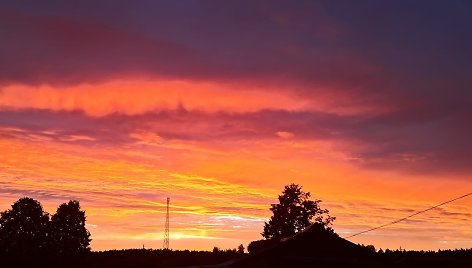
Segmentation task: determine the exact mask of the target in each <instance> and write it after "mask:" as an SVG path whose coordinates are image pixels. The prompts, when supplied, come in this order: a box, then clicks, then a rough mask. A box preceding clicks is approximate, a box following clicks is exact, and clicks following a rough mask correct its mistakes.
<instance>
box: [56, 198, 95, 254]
mask: <svg viewBox="0 0 472 268" xmlns="http://www.w3.org/2000/svg"><path fill="white" fill-rule="evenodd" d="M85 218H86V217H85V211H83V210H80V204H79V201H75V200H71V201H69V203H64V204H61V205H60V206H59V207H58V208H57V212H56V214H54V215H53V216H52V217H51V238H52V244H53V248H54V249H55V251H58V252H60V253H68V254H70V253H77V252H85V251H88V250H90V248H89V244H90V241H91V239H90V233H89V231H88V230H87V229H86V228H85Z"/></svg>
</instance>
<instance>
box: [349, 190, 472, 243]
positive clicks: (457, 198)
mask: <svg viewBox="0 0 472 268" xmlns="http://www.w3.org/2000/svg"><path fill="white" fill-rule="evenodd" d="M469 195H472V193H468V194H465V195H461V196H459V197H456V198H454V199H451V200H448V201H445V202H442V203H440V204H437V205H435V206H432V207H430V208H427V209H425V210H421V211H418V212H415V213H413V214H411V215H409V216H406V217H404V218H401V219H398V220H394V221H392V222H389V223H386V224H383V225H380V226H377V227H374V228H371V229H368V230H365V231H362V232H359V233H355V234H353V235H350V236H347V237H345V238H351V237H354V236H358V235H361V234H365V233H368V232H371V231H375V230H378V229H381V228H384V227H387V226H390V225H394V224H397V223H399V222H402V221H404V220H407V219H409V218H412V217H414V216H416V215H418V214H421V213H425V212H427V211H430V210H433V209H435V208H438V207H440V206H443V205H445V204H448V203H451V202H454V201H457V200H459V199H462V198H465V197H467V196H469Z"/></svg>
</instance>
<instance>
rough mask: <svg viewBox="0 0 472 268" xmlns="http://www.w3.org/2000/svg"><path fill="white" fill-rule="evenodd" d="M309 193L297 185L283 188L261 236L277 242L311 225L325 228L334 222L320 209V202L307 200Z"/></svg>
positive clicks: (333, 218) (332, 218)
mask: <svg viewBox="0 0 472 268" xmlns="http://www.w3.org/2000/svg"><path fill="white" fill-rule="evenodd" d="M309 198H310V193H309V192H304V191H302V187H301V186H299V185H297V184H293V183H292V184H290V185H287V186H285V188H284V190H283V192H282V195H279V204H272V205H271V206H272V207H271V208H270V210H271V211H272V212H273V216H272V217H271V218H270V220H269V222H265V224H264V231H263V232H262V236H263V237H264V238H266V239H275V240H279V239H281V238H284V237H290V236H293V235H294V234H296V233H297V232H300V231H302V230H304V229H305V228H306V227H308V226H309V225H311V224H313V223H321V224H322V225H323V226H324V227H325V228H330V227H329V226H330V225H331V223H332V222H333V221H334V220H335V217H331V216H330V215H329V214H328V213H329V210H327V209H321V208H320V207H319V203H320V202H321V200H309Z"/></svg>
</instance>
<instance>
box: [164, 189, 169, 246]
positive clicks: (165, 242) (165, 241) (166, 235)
mask: <svg viewBox="0 0 472 268" xmlns="http://www.w3.org/2000/svg"><path fill="white" fill-rule="evenodd" d="M169 203H170V197H167V210H166V227H165V231H164V249H166V250H168V249H169Z"/></svg>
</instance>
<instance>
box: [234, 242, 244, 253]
mask: <svg viewBox="0 0 472 268" xmlns="http://www.w3.org/2000/svg"><path fill="white" fill-rule="evenodd" d="M236 252H237V253H239V254H244V246H243V244H241V245H239V246H238V250H237V251H236Z"/></svg>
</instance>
